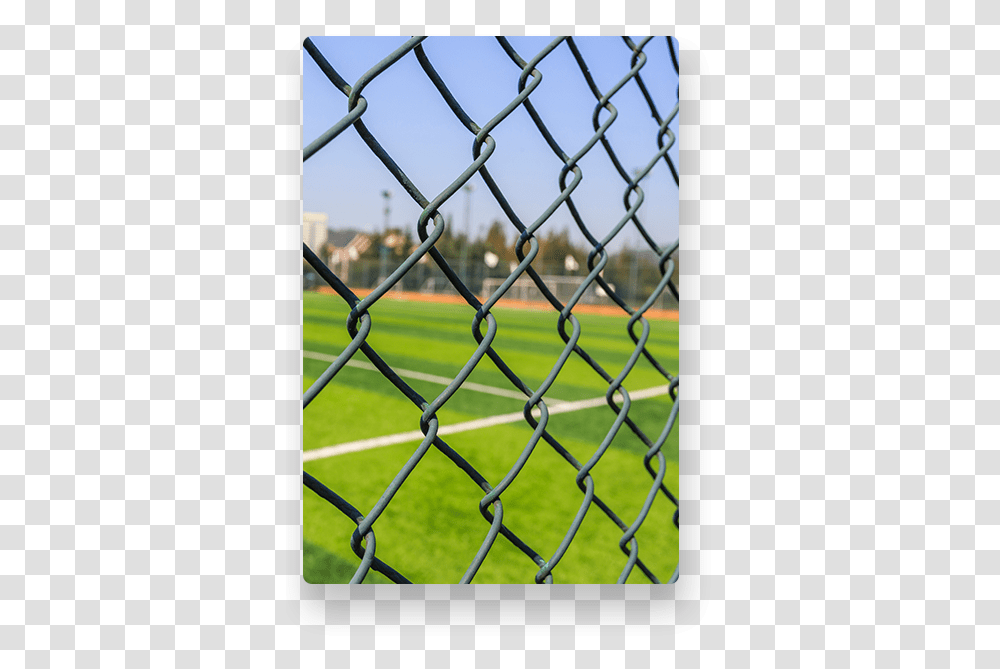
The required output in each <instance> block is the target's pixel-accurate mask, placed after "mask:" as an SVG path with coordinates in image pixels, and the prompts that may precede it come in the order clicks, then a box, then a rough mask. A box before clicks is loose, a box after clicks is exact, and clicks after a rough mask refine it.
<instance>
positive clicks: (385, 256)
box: [378, 190, 392, 283]
mask: <svg viewBox="0 0 1000 669" xmlns="http://www.w3.org/2000/svg"><path fill="white" fill-rule="evenodd" d="M382 198H383V199H384V200H385V212H384V213H385V230H383V231H382V243H381V244H379V269H378V283H382V282H383V281H385V278H386V277H387V276H388V270H389V247H388V246H386V245H385V235H388V234H389V214H390V212H391V211H392V207H391V206H390V205H391V202H392V191H391V190H384V191H382Z"/></svg>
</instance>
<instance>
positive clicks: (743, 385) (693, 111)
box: [0, 0, 1000, 668]
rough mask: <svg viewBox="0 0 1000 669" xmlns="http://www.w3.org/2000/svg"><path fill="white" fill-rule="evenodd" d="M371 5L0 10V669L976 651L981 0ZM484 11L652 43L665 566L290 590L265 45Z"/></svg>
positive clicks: (995, 74) (290, 151) (986, 74)
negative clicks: (661, 268)
mask: <svg viewBox="0 0 1000 669" xmlns="http://www.w3.org/2000/svg"><path fill="white" fill-rule="evenodd" d="M400 5H403V6H400ZM400 5H397V3H396V2H391V1H380V2H368V3H361V2H352V3H347V2H338V3H331V4H329V6H327V5H326V4H325V3H301V4H299V3H295V2H287V3H280V4H279V6H278V7H277V8H276V9H271V8H264V7H261V8H257V7H254V8H251V6H250V5H248V4H246V3H237V2H229V3H228V4H227V5H226V6H223V5H221V4H214V3H205V5H204V6H201V3H197V2H193V1H188V2H184V3H179V4H177V5H176V6H171V5H170V4H169V3H153V4H152V5H151V6H150V7H148V8H147V7H143V6H141V5H140V4H138V3H119V4H113V3H106V4H102V5H99V4H98V3H96V2H84V1H81V2H76V3H71V2H54V3H52V4H51V5H47V4H45V3H44V2H24V3H21V2H7V3H5V4H4V11H3V12H2V13H0V14H2V16H0V21H4V22H6V23H7V25H3V26H0V51H2V57H0V198H2V199H0V300H2V301H3V304H2V306H0V424H2V425H0V665H2V666H5V667H17V666H30V667H44V666H74V665H78V666H97V665H101V666H116V665H117V664H119V663H120V664H125V663H130V664H131V665H133V666H147V665H149V666H158V667H159V666H168V667H172V666H199V664H200V665H202V666H221V665H223V664H224V665H228V666H240V667H246V666H269V665H274V664H279V663H280V664H281V665H282V666H299V665H309V666H316V665H320V664H321V663H323V662H326V663H327V664H328V666H348V665H347V661H348V659H350V661H351V662H353V665H352V666H362V665H364V666H379V667H382V666H394V665H396V664H403V665H406V666H426V667H436V666H447V665H448V664H449V663H450V665H451V666H455V667H458V666H471V662H472V661H476V662H478V663H479V666H482V667H491V666H496V667H499V666H522V665H524V666H529V667H545V666H551V667H562V666H572V665H573V664H574V663H575V665H576V666H579V667H592V666H598V665H599V664H601V665H604V666H628V667H647V666H656V667H659V666H669V665H671V664H673V663H676V664H677V665H678V666H684V667H688V666H699V665H703V666H722V665H728V664H731V665H733V666H780V667H798V666H817V667H822V666H828V667H834V666H836V667H840V666H847V665H848V664H851V665H854V666H873V665H874V666H879V667H885V668H888V667H899V666H906V667H925V666H926V667H932V666H946V665H948V664H949V663H950V664H951V666H962V667H965V666H982V667H995V666H1000V652H998V649H1000V629H998V624H1000V601H998V600H1000V597H998V594H1000V586H998V578H1000V532H998V528H997V524H998V522H1000V521H998V518H1000V492H998V490H1000V488H998V486H997V484H998V483H1000V478H998V477H1000V450H998V445H1000V427H998V425H1000V380H998V376H997V375H1000V331H998V326H1000V298H998V297H997V296H998V294H1000V291H998V288H1000V278H998V277H1000V269H998V267H1000V227H998V226H997V223H998V222H1000V205H998V204H997V197H998V194H1000V188H998V186H1000V183H998V178H997V175H998V174H1000V133H998V131H997V130H996V128H997V127H998V126H997V124H1000V51H998V50H996V49H997V44H1000V39H998V37H1000V27H998V25H997V24H998V23H1000V8H998V5H997V4H996V3H991V2H976V3H973V2H952V3H930V2H928V3H926V6H925V5H924V4H923V3H919V2H916V3H910V2H855V3H850V2H829V3H826V5H825V7H824V6H823V5H822V4H820V3H806V5H805V6H804V7H802V8H801V9H800V8H799V6H798V4H797V3H791V2H785V1H782V2H778V3H776V4H775V5H774V6H765V5H762V4H757V3H744V2H726V3H723V2H711V3H709V2H705V3H701V4H700V5H699V4H697V3H684V4H678V5H676V6H673V5H672V4H668V3H652V2H649V3H648V4H644V3H628V2H614V3H612V2H605V3H603V4H599V3H598V2H596V1H595V0H587V1H580V2H577V3H576V4H575V5H574V4H573V3H569V2H551V3H549V4H547V5H546V4H545V3H544V2H540V3H531V4H530V6H524V5H522V4H520V3H515V4H514V5H502V4H501V3H493V2H490V3H487V2H477V3H475V4H473V3H467V2H457V1H455V2H444V1H442V0H435V1H434V2H431V1H429V0H427V1H425V2H419V1H418V2H407V3H405V4H404V3H400ZM517 21H521V22H522V23H525V24H531V25H525V26H521V25H516V26H515V25H513V24H514V23H516V22H517ZM376 22H378V24H376ZM175 24H176V25H175ZM977 24H978V25H977ZM675 25H676V28H675ZM494 32H506V33H509V34H516V33H522V32H523V33H527V34H549V33H554V34H559V33H575V34H618V33H622V32H628V33H640V34H641V33H647V34H648V33H656V34H675V35H676V36H677V37H678V38H679V40H680V45H681V68H682V82H681V94H682V97H683V99H684V102H683V103H682V110H681V131H680V143H681V159H680V167H681V170H682V173H683V175H684V177H683V181H682V186H681V196H682V204H681V208H682V209H681V213H682V226H681V230H682V231H681V234H682V239H681V248H682V251H681V253H682V254H683V257H682V258H681V263H680V265H681V271H682V272H683V277H682V282H683V283H684V304H683V305H682V307H681V310H682V320H683V324H682V327H681V333H682V338H681V348H682V353H681V369H680V373H681V376H682V378H683V379H684V384H685V387H684V391H683V397H684V404H683V411H682V414H681V415H682V426H681V449H682V452H681V458H682V461H681V466H682V477H681V495H682V499H683V503H684V521H685V523H684V526H683V528H682V537H681V539H682V548H683V549H684V550H683V551H682V557H681V559H682V573H683V576H682V577H681V580H680V582H679V584H678V585H677V586H676V589H673V588H671V587H657V588H653V587H646V588H644V587H628V588H624V587H617V586H602V587H591V586H587V587H581V586H577V587H573V586H554V587H551V588H542V587H538V588H535V587H523V586H516V587H514V586H511V587H502V586H477V587H458V586H452V587H449V586H407V587H396V586H383V587H365V586H354V587H348V586H342V587H341V586H322V587H321V586H308V585H306V584H304V583H303V581H302V580H301V578H300V576H299V570H300V564H299V560H300V556H299V546H300V533H299V532H300V530H299V523H300V507H299V504H300V497H301V489H302V488H301V480H300V471H301V470H300V461H299V457H300V429H299V421H300V411H299V405H300V400H299V394H300V390H301V388H300V380H299V373H300V335H301V331H300V307H299V295H300V287H299V286H300V279H299V271H300V265H301V263H300V261H299V240H300V228H299V221H300V207H299V199H298V198H299V170H300V149H301V137H300V131H299V122H300V103H299V94H300V67H301V65H300V53H301V51H300V47H301V40H302V38H303V37H305V36H307V35H314V34H358V35H362V34H375V33H389V34H398V33H402V34H410V33H427V34H491V33H494ZM974 223H978V225H974ZM724 224H725V227H724ZM349 653H350V657H349V655H348V654H349Z"/></svg>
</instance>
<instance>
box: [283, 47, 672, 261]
mask: <svg viewBox="0 0 1000 669" xmlns="http://www.w3.org/2000/svg"><path fill="white" fill-rule="evenodd" d="M509 39H510V42H511V44H512V46H513V47H514V48H515V50H517V52H518V53H519V54H521V56H522V57H523V58H524V59H525V60H530V59H531V58H532V57H533V56H534V55H535V54H536V53H538V52H539V51H540V50H541V49H542V48H543V47H545V45H547V44H548V43H549V42H551V41H552V38H549V37H511V38H509ZM406 40H407V38H405V37H317V38H313V42H314V43H315V44H316V46H317V47H318V48H319V50H320V51H321V52H322V53H323V54H324V56H326V58H327V60H329V61H330V63H331V65H333V67H334V68H335V69H336V70H337V71H338V72H339V73H340V74H341V76H342V77H344V79H346V80H347V81H348V82H349V83H351V84H352V85H353V84H354V82H355V81H357V80H358V78H359V77H361V75H362V74H363V73H364V72H365V71H367V70H368V69H369V68H370V67H372V66H373V65H374V64H375V63H377V62H378V61H379V60H381V59H382V58H384V57H385V56H386V55H388V54H389V53H390V52H391V51H392V50H394V49H395V48H397V47H398V46H400V45H402V44H403V43H404V42H405V41H406ZM575 41H576V43H577V46H578V47H579V49H580V51H581V53H582V54H583V56H584V59H585V60H586V61H587V64H588V66H589V68H590V71H591V74H592V75H593V77H594V80H595V81H596V83H597V85H598V87H600V88H601V90H602V91H605V90H607V89H609V88H611V87H612V86H613V85H614V84H615V83H616V82H617V81H618V80H619V79H621V78H622V77H623V76H624V75H625V74H626V73H627V72H628V70H629V67H630V65H631V60H630V58H631V55H630V50H629V49H628V47H627V46H626V45H625V44H624V42H623V41H622V40H621V39H620V38H617V37H614V38H613V37H584V38H576V40H575ZM423 44H424V49H425V51H426V53H427V56H428V58H429V60H430V62H431V63H432V64H433V66H434V67H435V69H436V70H437V71H438V73H439V74H440V75H441V77H442V79H443V80H444V81H445V83H446V84H447V85H448V87H449V89H450V90H451V92H452V93H453V94H454V95H455V97H456V98H457V99H458V101H459V102H460V103H461V105H462V107H463V108H464V109H465V110H466V112H467V113H468V114H469V115H470V116H471V117H472V118H473V119H474V120H475V121H476V122H477V123H478V124H479V125H484V124H485V123H486V122H487V121H488V120H489V119H490V118H492V117H493V116H494V115H496V114H497V113H498V112H499V111H500V110H501V109H503V108H504V107H505V106H506V105H507V104H508V103H509V102H510V101H511V100H512V99H513V98H514V97H515V96H516V95H517V80H518V76H519V73H520V68H518V67H517V65H515V64H514V62H513V61H512V60H511V59H510V58H509V57H508V56H507V55H506V53H504V51H503V49H502V48H501V47H500V45H499V43H497V41H496V40H495V39H494V38H491V37H448V38H433V37H432V38H428V39H427V40H426V41H424V43H423ZM645 52H646V53H647V54H648V55H649V61H648V62H647V63H646V66H645V67H644V68H643V69H642V71H641V73H642V75H643V79H644V81H645V83H646V86H647V87H648V88H649V90H650V93H651V95H652V96H653V99H654V101H655V102H656V104H657V109H658V111H659V113H660V115H661V117H662V116H665V115H666V114H668V113H669V112H670V110H671V109H672V107H673V104H674V102H675V101H676V99H675V92H676V86H677V76H676V75H675V73H674V71H673V66H672V65H671V62H670V57H669V53H668V51H667V46H666V40H665V39H663V38H662V37H660V38H655V39H653V40H652V41H651V42H650V43H649V44H648V45H647V46H646V48H645ZM538 70H539V71H540V72H541V73H542V82H541V84H540V85H539V87H538V88H537V89H536V90H535V92H533V93H532V94H531V98H530V99H531V101H532V103H533V104H534V105H535V108H536V109H537V111H538V112H539V114H540V115H541V117H542V119H543V121H545V123H546V125H547V126H548V127H549V130H550V131H551V132H552V134H553V136H554V137H555V139H556V141H557V142H558V143H559V145H560V146H561V147H562V148H563V150H564V151H566V152H567V153H568V154H570V155H572V154H574V153H576V151H577V150H578V149H579V148H580V147H582V146H583V145H584V144H585V143H586V142H587V141H588V140H589V139H590V137H591V136H592V135H593V127H592V125H591V115H592V113H593V110H594V107H595V105H596V99H595V98H594V96H593V94H592V93H591V92H590V89H589V88H588V87H587V84H586V81H585V79H584V77H583V74H582V73H581V72H580V69H579V67H578V66H577V64H576V61H575V59H574V58H573V55H572V53H571V51H570V49H569V47H568V45H567V44H566V43H563V44H560V45H559V46H558V47H557V48H556V49H555V50H554V51H553V52H552V53H551V54H549V55H548V56H546V58H545V59H544V60H543V61H542V62H541V63H540V65H539V66H538ZM363 95H364V97H365V99H366V100H367V101H368V105H369V106H368V110H367V111H366V112H365V114H364V117H363V118H364V121H365V124H366V125H367V126H368V128H369V129H370V130H371V131H372V133H373V134H374V135H375V137H376V138H377V139H378V140H379V142H380V143H381V144H382V146H383V147H384V148H385V149H386V151H387V152H388V153H389V155H391V156H392V157H393V159H394V160H395V161H396V163H397V164H398V165H399V166H400V167H401V168H402V169H403V171H404V172H406V174H407V175H408V176H409V177H410V179H412V180H413V182H414V183H415V184H416V185H417V187H418V188H419V189H420V190H421V192H422V193H423V194H424V196H426V197H427V198H428V199H433V198H434V196H436V195H437V194H438V193H439V192H441V191H442V190H444V188H445V187H446V186H447V185H448V184H449V183H451V182H452V181H453V180H454V179H455V178H456V177H457V176H458V175H459V174H461V173H462V171H464V170H465V169H466V168H467V167H468V165H469V164H471V162H472V160H473V157H472V142H473V135H472V133H471V132H469V131H468V130H467V129H466V128H465V127H464V126H462V125H461V123H460V122H459V120H458V119H457V118H456V117H455V115H454V114H453V113H452V111H451V110H450V109H449V108H448V106H447V104H446V103H445V102H444V100H443V99H442V98H441V96H440V94H439V93H438V92H437V90H436V89H435V88H434V86H433V84H432V83H431V82H430V80H429V79H428V78H427V76H426V74H425V73H424V71H423V69H422V68H421V67H420V65H419V63H418V62H417V59H416V56H415V55H414V54H413V53H412V52H411V53H409V54H407V55H406V56H404V57H403V58H402V59H401V60H400V61H399V62H397V63H396V64H395V65H393V66H392V67H390V68H389V69H388V70H387V71H386V72H384V73H382V74H381V75H379V76H378V77H376V78H375V80H374V81H372V82H371V83H370V84H369V85H368V86H367V87H366V88H365V90H364V94H363ZM612 104H614V105H615V107H616V108H617V109H618V112H619V116H618V119H617V120H616V121H615V123H614V124H613V125H612V126H611V128H610V129H609V130H608V135H607V136H608V137H609V139H610V141H611V145H612V147H613V148H614V150H615V152H616V153H617V155H618V157H619V159H620V160H621V162H622V165H623V166H624V167H625V168H626V169H627V170H629V171H630V172H631V171H632V170H633V169H634V168H638V167H640V166H645V165H646V164H647V163H648V162H649V160H650V159H651V158H652V156H653V154H654V153H655V152H656V150H657V146H656V133H657V124H656V122H655V121H654V120H653V118H652V116H651V114H650V112H649V108H648V106H647V104H646V102H645V100H644V99H643V97H642V94H641V92H640V90H639V87H638V86H637V85H636V84H635V83H634V82H629V83H627V84H626V85H625V87H624V88H622V89H621V90H620V91H619V92H618V93H617V94H616V95H615V96H614V98H612ZM346 113H347V98H346V96H344V94H343V93H342V92H340V91H339V90H337V89H336V88H335V87H334V86H333V85H332V84H331V83H330V82H329V81H328V80H327V78H326V77H325V76H324V75H323V74H322V72H321V71H320V70H319V68H318V67H317V66H316V64H315V62H314V61H313V59H312V57H311V56H309V55H308V54H307V53H305V52H304V51H303V138H302V139H303V146H306V145H308V144H309V143H310V142H311V141H312V140H314V139H315V138H316V137H318V136H319V135H320V134H321V133H323V132H324V131H325V130H327V129H328V128H329V127H330V126H331V125H333V124H334V123H335V122H337V121H338V120H339V119H340V118H341V117H343V115H344V114H346ZM607 113H608V112H602V113H601V116H600V121H602V122H603V121H604V120H605V119H606V118H607ZM671 129H672V130H673V131H674V132H675V133H676V132H677V121H676V119H675V120H674V121H673V122H672V124H671ZM491 136H492V137H493V138H494V139H495V140H496V142H497V148H496V151H495V153H494V154H493V155H492V156H491V157H490V159H489V162H488V163H487V168H488V169H489V170H490V173H491V174H492V175H493V177H494V178H495V179H496V181H497V182H498V183H499V185H500V188H501V189H502V190H503V192H504V194H505V195H506V196H507V198H508V200H509V201H510V203H511V205H512V206H513V207H514V210H515V211H516V212H517V213H518V215H519V217H520V218H521V220H522V221H523V222H524V223H525V224H530V223H531V222H533V221H534V220H535V219H536V218H537V217H538V216H539V215H541V213H542V212H543V211H544V210H545V208H546V207H547V206H548V205H549V204H550V203H551V202H552V201H553V200H554V199H555V198H556V197H557V196H558V194H559V183H558V176H559V170H560V168H561V167H562V161H561V160H559V159H558V158H557V157H556V156H555V154H554V153H553V152H552V150H551V149H550V148H549V147H548V145H547V144H546V143H545V141H544V139H543V138H542V136H541V134H540V133H539V132H538V130H537V128H536V127H535V125H534V123H533V122H532V121H531V118H530V116H529V115H528V113H527V112H526V111H525V110H524V109H523V108H518V109H516V110H514V112H513V113H512V114H511V115H510V116H509V117H508V118H507V119H505V120H504V121H503V122H502V123H501V124H500V125H499V126H498V127H497V128H496V129H494V130H493V131H492V132H491ZM682 139H683V138H681V137H679V138H678V144H679V142H680V141H681V140H682ZM670 153H671V156H672V157H673V158H674V160H675V164H676V157H677V145H675V146H674V148H672V149H671V151H670ZM580 167H581V169H582V171H583V181H582V183H581V184H580V185H579V187H578V188H577V189H576V190H575V191H574V193H573V196H572V197H573V201H574V202H575V203H576V205H577V207H578V209H579V211H580V212H581V215H582V217H583V219H584V222H585V223H586V224H587V226H588V227H589V228H590V229H591V231H592V232H593V234H595V236H598V237H601V236H603V235H604V234H605V233H606V232H607V231H608V230H610V229H611V228H612V227H613V226H614V225H615V224H616V223H617V222H618V221H619V220H620V218H621V217H622V215H623V214H624V211H625V208H624V205H623V203H622V195H623V193H624V190H625V183H624V181H622V179H621V177H620V176H618V174H617V172H616V171H615V169H614V167H613V165H612V163H611V161H610V159H609V158H608V157H607V154H606V153H605V151H604V149H603V147H602V146H601V145H600V144H599V143H598V144H597V145H595V147H594V148H593V149H592V150H591V151H590V152H589V153H588V154H587V155H586V156H585V157H584V158H583V159H582V160H581V161H580ZM303 174H304V176H303V183H302V196H303V204H304V209H305V211H320V212H324V213H326V214H328V215H329V217H330V225H331V226H332V227H354V228H358V229H361V230H366V231H376V230H381V229H382V228H383V225H384V215H383V211H382V210H383V199H382V197H381V195H380V193H381V192H382V191H383V190H384V189H389V190H391V191H392V193H393V198H392V214H391V219H390V224H391V225H392V226H393V227H401V228H404V229H408V230H411V231H413V232H414V233H415V231H416V222H417V218H418V216H419V215H420V211H421V209H420V207H419V206H418V205H417V204H416V203H415V202H413V201H412V200H411V199H410V198H409V196H408V195H406V193H405V192H404V191H403V190H402V188H401V187H400V186H399V184H398V183H397V182H396V181H395V179H394V178H393V177H392V175H391V174H390V173H389V172H388V170H386V169H385V167H384V166H383V165H382V164H381V163H380V162H379V160H378V159H377V158H376V157H375V156H374V155H373V154H372V153H371V151H370V150H369V149H368V147H367V146H366V145H365V144H364V142H363V141H362V140H361V138H360V137H359V136H358V134H357V132H356V131H354V130H353V129H348V130H346V131H344V132H343V133H342V134H341V135H340V136H339V137H337V138H336V139H335V140H333V141H332V142H331V143H330V144H328V145H327V146H326V147H324V148H323V149H322V150H320V151H319V152H318V153H316V154H315V155H314V156H313V157H312V158H310V159H309V160H308V161H307V162H306V163H305V165H304V166H303ZM472 183H474V184H475V186H476V190H475V192H474V193H473V195H472V217H471V219H472V226H471V227H472V229H473V234H474V235H475V234H476V232H477V231H478V232H480V233H485V230H486V229H487V227H488V226H489V224H490V222H491V221H493V220H494V219H500V220H501V221H503V222H504V223H505V224H506V225H507V226H509V228H508V229H509V231H510V234H508V240H510V239H511V237H513V231H514V228H513V226H512V225H510V224H509V222H508V221H507V219H506V217H505V216H504V214H503V212H502V210H501V209H500V206H499V205H498V204H497V203H496V201H495V200H494V199H493V197H492V195H491V194H490V192H489V190H488V189H487V188H486V185H485V183H484V182H483V180H482V178H481V177H480V176H479V175H476V176H474V177H473V179H472ZM642 185H643V189H644V190H645V192H646V201H645V203H644V204H643V207H642V209H641V210H640V212H639V216H640V220H641V221H642V222H643V224H644V225H646V226H647V229H649V230H650V232H651V234H652V235H653V236H654V238H657V239H658V240H659V241H660V242H661V243H669V242H671V241H673V240H674V239H675V238H676V237H677V230H678V228H677V209H678V207H677V187H676V186H675V185H674V183H673V179H672V177H671V175H670V171H669V168H668V167H667V165H666V164H665V163H664V161H662V160H661V161H660V162H659V163H658V164H657V165H656V167H654V168H653V170H652V172H650V174H649V176H648V177H647V178H646V179H645V180H644V181H643V182H642ZM465 198H466V194H465V193H464V192H459V193H457V194H456V195H455V196H454V197H453V198H452V199H451V200H449V201H448V202H446V203H445V204H444V205H443V206H442V207H441V210H440V211H441V213H442V214H444V215H445V216H446V217H447V215H448V214H449V213H451V214H453V215H454V224H455V225H456V227H457V228H459V230H463V229H464V228H465V224H466V223H465V221H466V219H465ZM567 227H568V228H569V229H570V232H571V235H572V236H573V238H574V239H577V240H579V241H583V236H582V235H581V234H580V233H579V232H578V231H577V229H576V225H575V224H574V223H573V220H572V216H571V215H570V213H569V211H568V209H567V208H566V207H565V205H564V206H562V207H560V208H559V209H558V210H557V211H556V212H555V214H553V216H552V218H551V219H550V220H549V221H548V222H547V223H546V224H545V225H544V226H543V227H542V231H543V232H544V231H545V230H547V229H549V228H555V229H563V228H567ZM414 236H416V235H415V234H414ZM618 239H619V243H616V244H613V245H612V246H611V249H612V250H615V249H616V247H618V246H619V245H620V243H623V242H625V241H626V239H627V240H630V241H632V242H634V243H638V239H639V237H638V233H636V232H634V227H633V226H632V225H631V224H630V225H629V226H628V227H627V228H626V229H625V230H624V231H623V232H622V233H621V235H619V238H618Z"/></svg>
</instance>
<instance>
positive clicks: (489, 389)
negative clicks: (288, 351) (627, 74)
mask: <svg viewBox="0 0 1000 669" xmlns="http://www.w3.org/2000/svg"><path fill="white" fill-rule="evenodd" d="M302 356H303V357H306V358H312V359H313V360H322V361H323V362H333V361H334V360H336V359H337V356H335V355H327V354H326V353H316V352H314V351H304V352H303V353H302ZM347 366H348V367H355V368H357V369H369V370H371V371H373V372H377V371H378V368H377V367H375V365H373V364H371V363H370V362H367V361H364V360H348V361H347ZM392 369H393V371H395V372H396V374H399V375H400V376H402V377H403V378H408V379H417V380H418V381H429V382H430V383H438V384H441V385H442V386H447V385H448V384H450V383H451V382H452V381H453V380H454V379H449V378H447V377H444V376H435V375H433V374H424V373H423V372H415V371H413V370H412V369H399V368H397V367H393V368H392ZM462 388H465V389H466V390H474V391H476V392H480V393H487V394H489V395H497V396H499V397H511V398H513V399H515V400H527V399H528V398H527V397H525V395H524V393H519V392H518V391H516V390H510V389H507V388H494V387H493V386H487V385H483V384H482V383H473V382H472V381H466V382H465V383H463V384H462ZM545 401H546V403H550V404H553V405H555V404H562V403H563V402H564V401H565V400H557V399H555V398H554V397H549V396H548V395H546V396H545Z"/></svg>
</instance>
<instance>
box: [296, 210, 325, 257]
mask: <svg viewBox="0 0 1000 669" xmlns="http://www.w3.org/2000/svg"><path fill="white" fill-rule="evenodd" d="M329 218H330V217H329V216H327V215H326V214H321V213H319V212H312V211H306V212H303V213H302V241H303V242H305V244H306V246H308V247H309V248H310V249H312V251H313V253H315V254H316V255H318V256H320V257H322V254H323V244H326V238H327V234H328V233H327V229H326V222H327V221H328V220H329Z"/></svg>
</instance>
